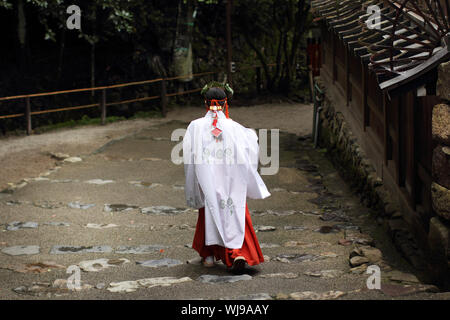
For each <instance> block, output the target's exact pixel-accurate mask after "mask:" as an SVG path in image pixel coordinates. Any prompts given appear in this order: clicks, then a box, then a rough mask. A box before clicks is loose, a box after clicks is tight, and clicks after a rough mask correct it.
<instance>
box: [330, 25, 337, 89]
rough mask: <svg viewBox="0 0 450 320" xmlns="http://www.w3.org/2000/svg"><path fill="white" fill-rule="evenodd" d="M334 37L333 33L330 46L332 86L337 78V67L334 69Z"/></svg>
mask: <svg viewBox="0 0 450 320" xmlns="http://www.w3.org/2000/svg"><path fill="white" fill-rule="evenodd" d="M335 37H336V36H335V35H334V32H333V34H332V46H333V49H332V50H333V51H332V53H331V54H332V58H333V63H332V65H331V71H332V80H333V84H334V83H335V82H336V78H337V67H336V39H335Z"/></svg>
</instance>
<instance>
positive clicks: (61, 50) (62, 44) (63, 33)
mask: <svg viewBox="0 0 450 320" xmlns="http://www.w3.org/2000/svg"><path fill="white" fill-rule="evenodd" d="M65 46H66V29H65V28H63V29H62V30H61V42H60V45H59V58H58V71H57V76H56V81H57V83H58V86H59V82H60V80H61V76H62V68H63V63H64V48H65Z"/></svg>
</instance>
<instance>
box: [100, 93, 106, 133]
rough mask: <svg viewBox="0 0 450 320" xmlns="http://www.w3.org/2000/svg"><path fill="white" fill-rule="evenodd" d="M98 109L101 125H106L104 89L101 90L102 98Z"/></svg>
mask: <svg viewBox="0 0 450 320" xmlns="http://www.w3.org/2000/svg"><path fill="white" fill-rule="evenodd" d="M100 109H101V112H102V114H101V121H102V125H104V124H106V89H103V90H102V97H101V100H100Z"/></svg>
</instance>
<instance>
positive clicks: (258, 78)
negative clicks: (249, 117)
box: [256, 67, 261, 93]
mask: <svg viewBox="0 0 450 320" xmlns="http://www.w3.org/2000/svg"><path fill="white" fill-rule="evenodd" d="M256 92H257V93H260V92H261V67H256Z"/></svg>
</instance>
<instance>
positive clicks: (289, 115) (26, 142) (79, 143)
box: [0, 104, 312, 190]
mask: <svg viewBox="0 0 450 320" xmlns="http://www.w3.org/2000/svg"><path fill="white" fill-rule="evenodd" d="M204 113H205V112H204V110H203V108H201V107H179V108H174V109H173V110H171V111H169V112H168V114H167V117H166V118H165V119H135V120H126V121H120V122H115V123H111V124H107V125H105V126H81V127H78V128H68V129H60V130H55V131H51V132H46V133H43V134H36V135H31V136H14V137H8V138H4V139H0V168H1V171H0V190H3V189H5V188H7V187H8V183H18V182H20V180H21V179H24V178H27V177H34V176H36V175H38V174H39V173H41V172H45V171H47V170H49V169H50V168H52V167H54V166H55V159H53V158H51V157H50V156H49V152H61V153H66V154H69V155H71V156H83V155H85V154H90V153H92V152H93V151H94V150H96V149H98V148H99V147H101V146H103V145H104V144H106V143H107V142H108V141H111V140H115V139H118V138H121V137H124V136H127V135H128V134H131V133H132V132H135V131H139V130H140V129H143V128H146V127H148V126H149V125H153V124H157V123H164V122H168V121H172V120H180V121H184V122H189V121H191V120H193V119H196V118H199V117H202V116H203V115H204ZM280 113H283V117H279V115H280ZM230 117H231V118H232V119H233V120H235V121H237V122H239V123H241V124H243V125H245V126H247V127H252V128H278V129H280V130H282V131H285V132H290V133H295V134H297V135H300V136H303V135H307V134H309V133H310V132H311V127H312V106H311V105H302V104H267V105H260V106H249V107H238V108H235V109H232V108H230Z"/></svg>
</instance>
